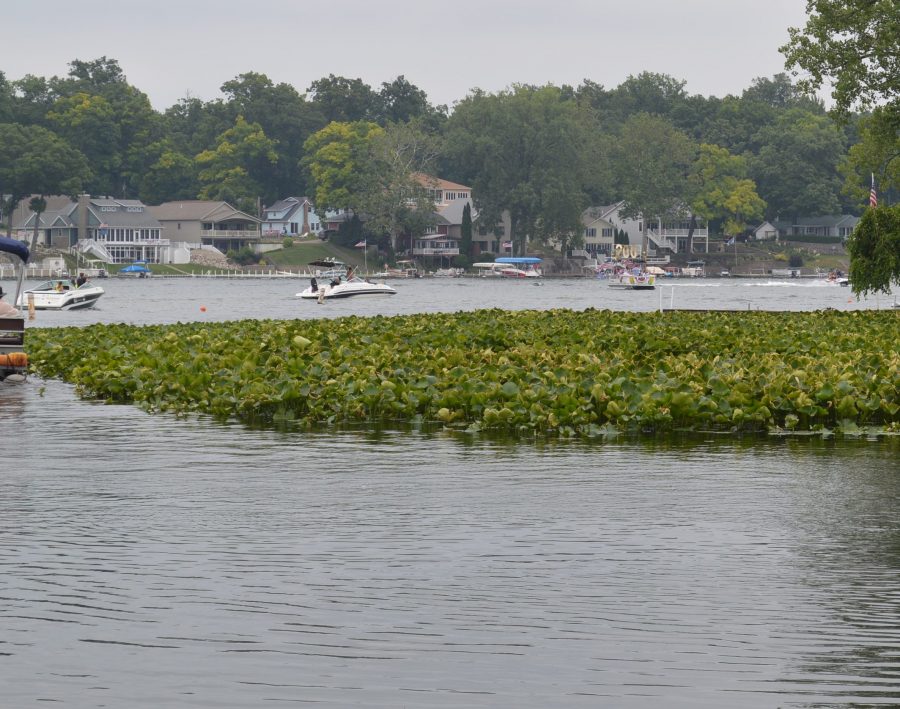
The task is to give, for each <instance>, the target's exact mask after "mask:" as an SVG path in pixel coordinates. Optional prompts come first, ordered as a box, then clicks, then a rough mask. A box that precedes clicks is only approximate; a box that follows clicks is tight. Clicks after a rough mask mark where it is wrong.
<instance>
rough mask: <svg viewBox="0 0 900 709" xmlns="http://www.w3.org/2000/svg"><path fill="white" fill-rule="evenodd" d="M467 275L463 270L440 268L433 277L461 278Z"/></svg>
mask: <svg viewBox="0 0 900 709" xmlns="http://www.w3.org/2000/svg"><path fill="white" fill-rule="evenodd" d="M463 273H465V269H462V268H438V269H436V270H435V271H434V273H432V274H431V275H432V276H434V277H435V278H459V277H460V276H462V275H463Z"/></svg>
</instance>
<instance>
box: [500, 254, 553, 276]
mask: <svg viewBox="0 0 900 709" xmlns="http://www.w3.org/2000/svg"><path fill="white" fill-rule="evenodd" d="M494 263H498V264H500V266H501V268H500V275H501V276H503V277H504V278H540V277H541V276H543V273H541V269H540V267H539V266H538V264H540V263H541V259H539V258H538V257H537V256H501V257H500V258H497V259H494Z"/></svg>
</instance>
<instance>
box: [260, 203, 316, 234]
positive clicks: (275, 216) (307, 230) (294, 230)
mask: <svg viewBox="0 0 900 709" xmlns="http://www.w3.org/2000/svg"><path fill="white" fill-rule="evenodd" d="M322 229H323V227H322V220H321V219H319V217H318V215H317V214H316V213H315V211H314V210H313V205H312V202H310V201H309V198H307V197H286V198H285V199H280V200H278V201H277V202H275V203H274V204H271V205H269V206H267V207H265V208H264V209H263V221H262V235H263V236H303V235H304V234H316V235H318V234H321V233H322Z"/></svg>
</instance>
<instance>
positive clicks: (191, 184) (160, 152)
mask: <svg viewBox="0 0 900 709" xmlns="http://www.w3.org/2000/svg"><path fill="white" fill-rule="evenodd" d="M142 161H143V162H144V164H145V165H146V167H145V168H144V170H143V174H142V175H141V176H140V178H139V179H138V182H137V187H138V191H139V193H140V195H141V199H142V200H143V201H144V202H146V203H148V204H161V203H162V202H167V201H170V200H179V199H194V198H195V197H196V196H197V195H198V194H199V193H200V189H201V188H200V182H199V180H198V176H197V173H198V165H197V163H196V162H194V160H193V159H191V158H190V157H188V156H187V155H185V154H184V153H182V152H181V151H179V150H178V149H176V148H175V146H174V145H173V141H171V140H169V139H164V140H160V141H157V142H155V143H151V144H150V145H148V146H147V147H146V148H144V150H143V154H142Z"/></svg>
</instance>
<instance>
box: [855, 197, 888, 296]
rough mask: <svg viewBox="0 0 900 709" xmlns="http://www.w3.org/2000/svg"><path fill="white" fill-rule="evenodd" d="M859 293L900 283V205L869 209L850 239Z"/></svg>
mask: <svg viewBox="0 0 900 709" xmlns="http://www.w3.org/2000/svg"><path fill="white" fill-rule="evenodd" d="M847 251H848V252H849V253H850V286H851V287H852V288H853V292H854V293H856V294H857V295H859V294H861V293H862V294H866V293H869V292H873V293H875V292H878V291H881V292H882V293H889V292H890V290H891V285H896V286H900V205H894V206H893V207H878V208H877V209H867V210H866V211H865V213H864V214H863V216H862V219H860V221H859V224H857V225H856V229H854V230H853V234H851V235H850V238H849V239H848V241H847Z"/></svg>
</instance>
